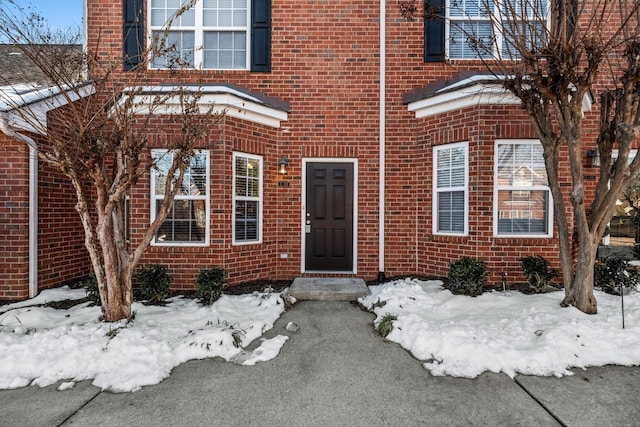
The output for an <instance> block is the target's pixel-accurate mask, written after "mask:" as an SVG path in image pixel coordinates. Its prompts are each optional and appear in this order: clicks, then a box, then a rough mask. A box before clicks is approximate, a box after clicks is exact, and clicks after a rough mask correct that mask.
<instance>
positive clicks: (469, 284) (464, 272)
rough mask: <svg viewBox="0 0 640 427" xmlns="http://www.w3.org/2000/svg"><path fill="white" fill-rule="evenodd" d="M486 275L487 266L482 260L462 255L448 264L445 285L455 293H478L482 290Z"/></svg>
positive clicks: (472, 294) (471, 294)
mask: <svg viewBox="0 0 640 427" xmlns="http://www.w3.org/2000/svg"><path fill="white" fill-rule="evenodd" d="M487 275H488V271H487V266H486V265H485V263H484V262H483V261H479V260H477V259H475V258H471V257H463V258H460V259H459V260H458V261H455V262H452V263H451V265H450V266H449V271H448V272H447V278H448V279H449V280H448V283H447V286H446V287H447V289H449V290H450V291H451V293H453V294H455V295H470V296H476V295H480V294H481V293H482V291H483V290H484V285H485V283H486V281H487Z"/></svg>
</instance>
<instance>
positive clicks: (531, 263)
mask: <svg viewBox="0 0 640 427" xmlns="http://www.w3.org/2000/svg"><path fill="white" fill-rule="evenodd" d="M520 267H521V268H522V271H523V272H524V274H525V276H527V284H528V285H529V289H531V290H532V291H533V292H535V293H540V292H544V291H545V290H546V289H547V288H548V287H549V286H552V285H553V281H554V279H555V278H556V277H558V276H560V273H559V272H558V270H556V269H555V268H549V261H547V260H546V259H545V258H544V257H542V256H540V255H532V256H526V257H523V258H520Z"/></svg>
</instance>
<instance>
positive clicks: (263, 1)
mask: <svg viewBox="0 0 640 427" xmlns="http://www.w3.org/2000/svg"><path fill="white" fill-rule="evenodd" d="M251 71H271V0H251Z"/></svg>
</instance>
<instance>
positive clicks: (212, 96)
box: [120, 86, 289, 128]
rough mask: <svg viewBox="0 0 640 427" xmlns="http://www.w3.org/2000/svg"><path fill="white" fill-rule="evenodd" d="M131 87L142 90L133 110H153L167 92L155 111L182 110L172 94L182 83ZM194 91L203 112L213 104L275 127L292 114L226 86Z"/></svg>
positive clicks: (218, 109) (220, 110)
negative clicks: (177, 84)
mask: <svg viewBox="0 0 640 427" xmlns="http://www.w3.org/2000/svg"><path fill="white" fill-rule="evenodd" d="M129 90H130V91H134V90H135V91H139V94H137V95H135V96H134V99H133V101H134V105H135V106H136V110H135V111H134V114H148V113H149V112H150V108H149V106H150V105H151V104H152V103H153V100H154V99H155V98H156V97H157V96H167V99H166V100H164V101H163V102H162V105H160V106H159V107H158V108H153V113H154V114H179V113H180V111H181V107H180V97H179V96H178V95H171V94H172V93H176V92H178V91H180V90H184V88H181V87H180V86H145V87H141V88H130V89H129ZM194 93H201V95H200V100H199V103H198V105H199V106H200V107H201V108H202V111H203V112H204V111H206V109H207V108H210V107H213V109H212V111H213V112H214V113H218V114H220V113H224V114H226V115H227V116H230V117H236V118H239V119H243V120H248V121H251V122H253V123H258V124H262V125H266V126H271V127H274V128H279V127H280V125H281V123H282V122H283V121H287V120H288V117H289V114H288V113H287V112H286V111H283V110H281V109H278V108H275V107H272V106H270V105H268V104H266V103H265V102H263V101H262V100H260V99H258V98H256V97H254V96H251V95H248V94H245V93H243V92H241V91H238V90H236V89H233V88H230V87H227V86H202V87H198V88H196V89H194ZM122 102H123V101H121V103H120V105H122Z"/></svg>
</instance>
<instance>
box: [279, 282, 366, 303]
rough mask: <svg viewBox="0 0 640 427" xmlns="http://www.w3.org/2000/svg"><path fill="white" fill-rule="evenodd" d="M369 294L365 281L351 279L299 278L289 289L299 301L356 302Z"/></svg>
mask: <svg viewBox="0 0 640 427" xmlns="http://www.w3.org/2000/svg"><path fill="white" fill-rule="evenodd" d="M369 293H370V292H369V288H368V287H367V285H366V284H365V282H364V280H362V279H359V278H349V277H336V278H331V277H298V278H296V279H295V280H294V281H293V283H292V284H291V287H290V288H289V295H291V296H293V297H295V298H296V299H298V300H315V301H355V300H357V299H358V298H360V297H363V296H367V295H369Z"/></svg>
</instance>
